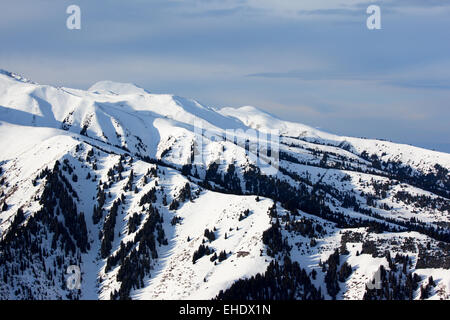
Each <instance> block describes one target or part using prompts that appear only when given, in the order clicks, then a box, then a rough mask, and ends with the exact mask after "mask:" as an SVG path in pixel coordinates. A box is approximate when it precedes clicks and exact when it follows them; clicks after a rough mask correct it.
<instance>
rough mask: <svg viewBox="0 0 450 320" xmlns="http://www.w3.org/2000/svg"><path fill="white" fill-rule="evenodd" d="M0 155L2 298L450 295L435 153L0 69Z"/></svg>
mask: <svg viewBox="0 0 450 320" xmlns="http://www.w3.org/2000/svg"><path fill="white" fill-rule="evenodd" d="M0 150H1V152H0V284H1V285H0V298H2V299H31V298H33V299H60V298H62V299H128V298H131V299H212V298H218V299H228V298H240V299H333V298H336V299H363V298H365V299H449V298H450V201H449V199H450V176H449V169H450V154H447V153H440V152H435V151H430V150H425V149H421V148H416V147H413V146H408V145H401V144H396V143H392V142H387V141H381V140H370V139H358V138H352V137H341V136H336V135H333V134H329V133H326V132H322V131H319V130H317V129H314V128H311V127H308V126H306V125H302V124H298V123H293V122H288V121H283V120H280V119H277V118H276V117H274V116H272V115H270V114H268V113H265V112H263V111H261V110H258V109H256V108H254V107H242V108H237V109H235V108H224V109H221V110H217V109H214V108H210V107H207V106H204V105H202V104H200V103H198V102H197V101H194V100H190V99H185V98H182V97H178V96H174V95H162V94H152V93H150V92H149V91H147V90H144V89H142V88H139V87H137V86H135V85H133V84H122V83H116V82H110V81H102V82H99V83H96V84H94V85H93V86H92V87H91V88H90V89H89V90H87V91H83V90H77V89H70V88H56V87H52V86H47V85H39V84H36V83H34V82H32V81H30V80H27V79H25V78H23V77H21V76H19V75H16V74H13V73H10V72H7V71H0ZM69 266H75V268H79V270H80V271H81V282H80V285H79V287H78V289H76V290H74V289H73V287H71V286H70V280H71V279H74V278H73V277H74V275H76V273H75V274H72V273H70V272H69V273H68V268H69ZM69 271H70V269H69ZM377 271H378V272H377ZM378 276H379V278H377V277H378ZM373 278H375V279H378V280H377V281H375V285H371V283H372V282H371V280H372V279H373ZM68 280H69V283H68V282H67V281H68ZM373 288H375V289H373ZM376 288H381V289H378V290H377V289H376Z"/></svg>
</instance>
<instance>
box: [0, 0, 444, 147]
mask: <svg viewBox="0 0 450 320" xmlns="http://www.w3.org/2000/svg"><path fill="white" fill-rule="evenodd" d="M70 4H76V5H79V6H80V7H81V14H82V17H81V18H82V29H81V30H68V29H67V28H66V19H67V17H68V15H67V14H66V8H67V7H68V6H69V5H70ZM369 4H377V5H379V6H380V8H381V14H382V30H373V31H370V30H368V29H367V28H366V18H367V16H368V15H367V14H366V8H367V7H368V6H369ZM449 14H450V0H384V1H368V0H321V1H317V0H311V1H308V0H302V1H300V0H220V1H219V0H128V1H119V0H109V1H92V0H89V1H88V0H79V1H75V0H73V1H63V0H59V1H55V0H15V1H8V2H7V1H3V2H2V4H0V43H1V44H2V45H1V46H0V68H3V69H6V70H9V71H13V72H17V73H21V74H23V75H25V76H26V77H28V78H31V79H33V80H34V81H37V82H40V83H45V84H52V85H59V86H70V87H77V88H83V89H86V88H88V87H90V86H91V85H92V84H93V83H95V82H96V81H99V80H105V79H108V80H115V81H120V82H133V83H136V84H137V85H139V86H141V87H144V88H146V89H148V90H149V91H151V92H155V93H174V94H178V95H182V96H186V97H190V98H195V99H197V100H199V101H200V102H202V103H204V104H207V105H210V106H214V107H224V106H234V107H237V106H242V105H253V106H256V107H259V108H261V109H264V110H267V111H269V112H271V113H272V114H275V115H277V116H278V117H280V118H282V119H286V120H293V121H297V122H302V123H305V124H308V125H312V126H315V127H318V128H321V129H323V130H325V131H329V132H333V133H337V134H342V135H351V136H358V137H360V136H361V137H373V138H382V139H388V140H392V141H396V142H402V143H409V144H414V145H418V146H425V147H428V148H434V149H437V150H442V151H446V152H450V125H449V122H450V121H449V120H450V32H449V30H450V19H449V18H448V17H449Z"/></svg>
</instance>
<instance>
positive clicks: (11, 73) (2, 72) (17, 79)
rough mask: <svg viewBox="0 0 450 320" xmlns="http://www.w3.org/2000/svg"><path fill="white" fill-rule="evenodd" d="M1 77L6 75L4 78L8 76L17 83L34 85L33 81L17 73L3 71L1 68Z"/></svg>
mask: <svg viewBox="0 0 450 320" xmlns="http://www.w3.org/2000/svg"><path fill="white" fill-rule="evenodd" d="M0 75H4V76H7V77H8V78H11V79H13V80H16V81H20V82H24V83H34V82H33V81H31V80H29V79H27V78H25V77H23V76H21V75H19V74H17V73H14V72H10V71H7V70H5V69H1V68H0Z"/></svg>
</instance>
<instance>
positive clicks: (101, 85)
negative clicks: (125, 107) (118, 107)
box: [88, 80, 149, 95]
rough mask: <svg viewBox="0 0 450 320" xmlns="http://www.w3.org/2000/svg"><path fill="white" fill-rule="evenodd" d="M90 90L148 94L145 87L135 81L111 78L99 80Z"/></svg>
mask: <svg viewBox="0 0 450 320" xmlns="http://www.w3.org/2000/svg"><path fill="white" fill-rule="evenodd" d="M88 91H90V92H93V93H102V94H113V95H129V94H139V95H142V94H148V93H149V92H148V91H146V90H145V89H143V88H141V87H138V86H137V85H135V84H133V83H122V82H115V81H110V80H104V81H99V82H97V83H95V84H94V85H92V86H91V87H90V88H89V89H88Z"/></svg>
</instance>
